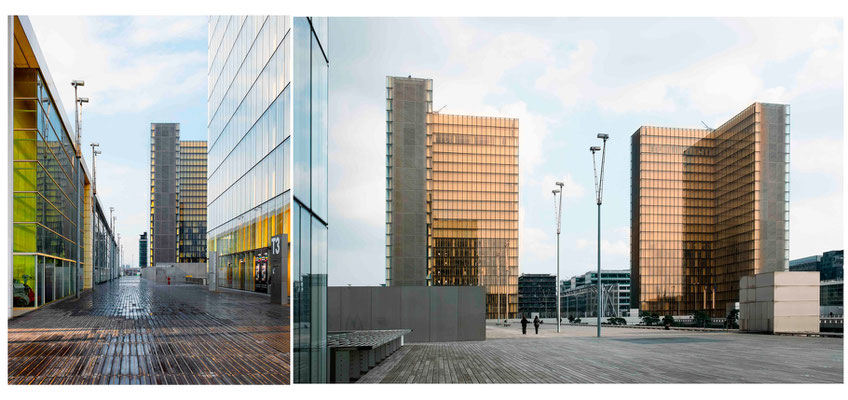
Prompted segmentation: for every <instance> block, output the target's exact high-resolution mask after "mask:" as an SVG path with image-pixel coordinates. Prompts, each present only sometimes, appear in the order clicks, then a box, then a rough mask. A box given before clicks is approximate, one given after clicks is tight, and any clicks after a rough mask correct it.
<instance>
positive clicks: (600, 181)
mask: <svg viewBox="0 0 848 400" xmlns="http://www.w3.org/2000/svg"><path fill="white" fill-rule="evenodd" d="M598 139H601V140H603V149H602V148H601V147H598V146H592V147H590V148H589V151H591V152H592V170H593V171H594V173H595V198H596V199H597V201H598V337H601V313H602V310H603V290H602V289H601V202H602V201H603V195H604V162H605V161H606V155H607V139H609V135H607V134H605V133H599V134H598ZM598 151H600V152H601V174H600V176H599V175H598V167H597V164H596V162H595V153H596V152H598Z"/></svg>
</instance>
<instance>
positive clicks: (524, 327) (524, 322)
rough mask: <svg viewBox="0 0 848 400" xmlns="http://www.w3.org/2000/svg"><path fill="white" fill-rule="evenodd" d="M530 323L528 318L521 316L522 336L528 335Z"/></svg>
mask: <svg viewBox="0 0 848 400" xmlns="http://www.w3.org/2000/svg"><path fill="white" fill-rule="evenodd" d="M529 323H530V321H529V320H528V319H527V316H526V315H523V314H522V315H521V334H522V335H526V334H527V324H529Z"/></svg>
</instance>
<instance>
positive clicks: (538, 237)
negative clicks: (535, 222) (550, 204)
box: [518, 206, 556, 266]
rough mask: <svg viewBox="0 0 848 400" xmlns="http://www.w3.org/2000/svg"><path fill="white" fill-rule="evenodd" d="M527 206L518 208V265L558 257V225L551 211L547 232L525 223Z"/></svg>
mask: <svg viewBox="0 0 848 400" xmlns="http://www.w3.org/2000/svg"><path fill="white" fill-rule="evenodd" d="M525 215H526V210H525V208H524V207H523V206H522V207H519V208H518V251H519V260H518V265H519V266H521V265H528V266H529V265H538V264H540V263H544V262H548V261H551V260H553V259H555V258H556V235H555V233H556V225H554V218H553V216H554V214H553V213H551V218H550V221H551V223H550V229H549V230H548V231H547V232H546V231H544V230H542V229H539V228H536V227H528V226H527V225H526V223H525V220H526V218H525Z"/></svg>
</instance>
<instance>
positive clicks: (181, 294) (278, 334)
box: [8, 277, 290, 384]
mask: <svg viewBox="0 0 848 400" xmlns="http://www.w3.org/2000/svg"><path fill="white" fill-rule="evenodd" d="M289 342H290V326H289V309H288V307H285V306H280V305H273V304H270V303H269V302H268V297H267V296H261V295H255V294H250V293H238V292H229V291H225V292H209V291H208V290H207V289H206V287H205V286H198V285H187V284H180V285H170V286H169V285H161V284H154V283H152V282H150V281H147V280H143V279H141V278H139V277H122V278H120V279H118V280H115V281H113V282H109V283H104V284H101V285H97V286H96V287H95V290H94V291H86V292H85V293H83V294H82V295H80V298H79V299H74V298H71V299H68V300H65V301H63V302H60V303H57V304H53V305H49V306H47V307H45V308H43V309H40V310H37V311H33V312H31V313H28V314H26V315H23V316H21V317H18V318H14V319H12V320H9V347H8V350H9V353H8V354H9V365H8V366H9V377H8V383H9V384H288V383H289V369H290V353H289Z"/></svg>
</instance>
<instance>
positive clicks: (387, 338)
mask: <svg viewBox="0 0 848 400" xmlns="http://www.w3.org/2000/svg"><path fill="white" fill-rule="evenodd" d="M410 332H412V330H411V329H388V330H369V331H344V332H327V348H329V349H330V382H332V383H350V382H355V381H356V380H357V379H359V378H360V377H361V376H362V375H364V374H365V373H366V372H368V371H369V370H370V369H371V368H374V367H375V366H376V365H377V364H379V363H380V362H382V361H383V360H385V359H386V357H388V356H390V355H392V353H394V352H395V351H397V350H398V349H400V348H401V346H403V337H404V335H408V334H409V333H410Z"/></svg>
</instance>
